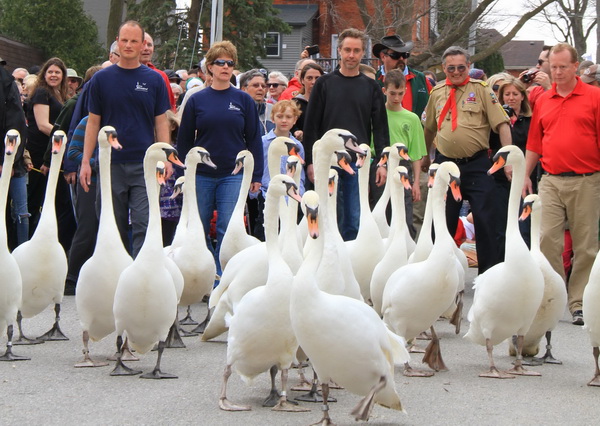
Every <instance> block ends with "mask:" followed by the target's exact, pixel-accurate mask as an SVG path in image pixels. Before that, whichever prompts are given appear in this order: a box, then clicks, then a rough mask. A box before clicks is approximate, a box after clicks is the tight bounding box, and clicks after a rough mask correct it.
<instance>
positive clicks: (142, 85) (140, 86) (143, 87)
mask: <svg viewBox="0 0 600 426" xmlns="http://www.w3.org/2000/svg"><path fill="white" fill-rule="evenodd" d="M135 90H136V91H137V92H147V91H148V87H147V83H140V82H139V81H137V82H136V83H135Z"/></svg>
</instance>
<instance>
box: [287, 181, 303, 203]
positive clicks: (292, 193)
mask: <svg viewBox="0 0 600 426" xmlns="http://www.w3.org/2000/svg"><path fill="white" fill-rule="evenodd" d="M286 186H287V187H288V188H287V195H288V196H289V197H291V198H293V199H294V200H296V201H297V202H299V203H301V202H302V197H300V194H298V185H296V184H295V183H286Z"/></svg>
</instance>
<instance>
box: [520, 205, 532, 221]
mask: <svg viewBox="0 0 600 426" xmlns="http://www.w3.org/2000/svg"><path fill="white" fill-rule="evenodd" d="M532 210H533V207H532V205H531V203H523V211H522V212H521V216H520V217H519V220H520V221H524V220H525V219H527V218H528V217H529V216H530V215H531V212H532Z"/></svg>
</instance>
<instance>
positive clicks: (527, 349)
mask: <svg viewBox="0 0 600 426" xmlns="http://www.w3.org/2000/svg"><path fill="white" fill-rule="evenodd" d="M542 207H543V206H542V200H541V199H540V197H539V196H538V195H537V194H530V195H528V196H527V197H525V200H524V201H523V214H522V215H521V220H524V219H526V218H527V216H530V215H531V255H532V256H533V259H534V261H535V263H537V265H538V266H539V268H540V270H541V271H542V275H543V276H544V296H543V298H542V304H541V305H540V307H539V309H538V311H537V314H536V315H535V318H534V319H533V324H531V328H530V329H529V331H528V332H527V333H526V334H525V336H523V356H534V355H536V354H537V353H538V351H539V345H540V341H541V339H542V337H544V336H545V337H546V342H547V345H546V353H545V354H544V356H542V357H541V358H539V359H537V358H536V359H535V361H533V362H534V363H537V361H540V363H542V362H546V363H550V364H562V363H561V362H560V361H558V360H556V359H554V357H553V356H552V351H551V349H552V346H551V344H550V339H551V336H552V330H553V329H554V328H555V327H556V325H557V324H558V321H559V320H560V319H561V318H562V316H563V315H564V313H565V306H567V286H566V285H565V282H564V280H563V279H562V277H561V276H560V274H559V273H558V272H556V271H555V270H554V268H552V266H550V262H548V259H546V256H544V254H543V253H542V251H541V250H540V228H541V224H542ZM509 343H510V345H511V346H510V353H511V355H513V356H514V355H516V350H515V348H514V345H513V344H512V340H509Z"/></svg>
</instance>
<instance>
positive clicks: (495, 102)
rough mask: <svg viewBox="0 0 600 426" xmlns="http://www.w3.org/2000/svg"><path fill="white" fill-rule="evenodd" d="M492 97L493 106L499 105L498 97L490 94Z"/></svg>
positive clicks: (492, 93)
mask: <svg viewBox="0 0 600 426" xmlns="http://www.w3.org/2000/svg"><path fill="white" fill-rule="evenodd" d="M490 96H491V97H492V103H493V104H497V103H498V97H497V96H496V94H495V93H494V92H490Z"/></svg>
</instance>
